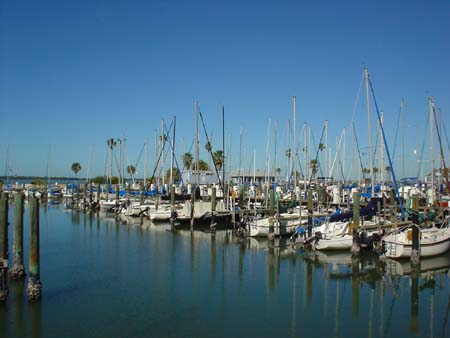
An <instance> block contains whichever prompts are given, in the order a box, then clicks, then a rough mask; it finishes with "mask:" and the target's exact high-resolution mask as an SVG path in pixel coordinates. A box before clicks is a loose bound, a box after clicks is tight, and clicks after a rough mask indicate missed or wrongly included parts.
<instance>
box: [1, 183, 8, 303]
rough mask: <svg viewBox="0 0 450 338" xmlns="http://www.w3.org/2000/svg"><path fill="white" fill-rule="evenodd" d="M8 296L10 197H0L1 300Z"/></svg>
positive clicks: (2, 195)
mask: <svg viewBox="0 0 450 338" xmlns="http://www.w3.org/2000/svg"><path fill="white" fill-rule="evenodd" d="M7 297H8V199H7V194H6V193H5V192H3V193H2V194H1V198H0V302H4V301H5V300H6V298H7Z"/></svg>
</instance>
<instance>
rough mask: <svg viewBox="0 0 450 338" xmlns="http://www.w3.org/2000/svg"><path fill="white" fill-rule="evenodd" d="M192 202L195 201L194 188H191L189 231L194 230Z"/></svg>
mask: <svg viewBox="0 0 450 338" xmlns="http://www.w3.org/2000/svg"><path fill="white" fill-rule="evenodd" d="M194 203H195V189H192V193H191V231H193V230H194V218H195V213H194Z"/></svg>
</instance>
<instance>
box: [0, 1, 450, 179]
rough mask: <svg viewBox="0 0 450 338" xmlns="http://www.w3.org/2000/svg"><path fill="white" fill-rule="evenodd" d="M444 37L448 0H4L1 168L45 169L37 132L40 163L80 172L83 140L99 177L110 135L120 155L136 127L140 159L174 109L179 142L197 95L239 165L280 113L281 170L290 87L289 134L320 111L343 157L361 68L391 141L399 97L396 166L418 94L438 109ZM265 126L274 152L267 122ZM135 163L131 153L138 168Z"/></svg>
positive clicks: (447, 46) (444, 76)
mask: <svg viewBox="0 0 450 338" xmlns="http://www.w3.org/2000/svg"><path fill="white" fill-rule="evenodd" d="M449 36H450V3H449V2H448V1H415V0H413V1H361V0H359V1H356V0H355V1H245V2H244V1H234V0H231V1H159V2H158V1H106V0H105V1H99V0H91V1H61V0H59V1H56V0H55V1H50V0H47V1H45V0H44V1H21V0H15V1H9V0H3V1H1V2H0V117H1V125H0V147H1V149H0V175H3V174H4V171H5V168H6V164H5V163H6V157H7V156H6V154H7V153H9V157H8V158H9V166H10V172H11V173H16V174H17V175H43V176H44V175H46V174H47V162H48V161H47V158H48V149H49V145H50V146H51V174H52V175H71V174H72V173H71V171H70V167H71V164H72V163H73V162H80V163H81V165H82V167H83V170H82V172H81V173H80V175H81V176H84V175H86V173H87V172H86V169H87V165H88V159H89V156H90V154H91V153H92V158H93V160H92V162H91V165H90V172H91V176H96V175H103V174H104V173H105V158H106V140H107V139H108V138H110V137H114V138H118V137H121V136H124V137H125V138H126V139H127V141H126V155H125V158H126V162H127V163H131V164H135V163H136V161H137V159H138V156H139V153H140V151H141V149H142V146H143V144H144V142H145V139H146V138H149V140H150V141H151V142H150V146H149V157H150V158H151V159H153V158H154V156H155V155H154V145H153V138H154V130H155V129H159V128H160V125H161V119H162V118H164V119H165V120H166V121H167V122H168V123H170V120H171V119H172V117H173V116H175V115H176V117H177V141H176V144H177V149H176V153H177V154H178V155H180V154H181V153H182V152H183V151H184V149H188V148H189V147H190V144H191V143H192V140H193V137H194V128H195V125H194V101H195V100H198V101H199V104H200V110H201V111H202V113H203V115H204V118H205V123H206V126H207V129H208V132H209V133H211V132H212V133H213V144H214V148H215V149H218V148H221V144H220V142H221V137H222V135H221V106H222V105H224V106H225V112H226V126H225V129H226V139H227V143H228V141H229V140H230V139H231V140H232V145H231V148H232V153H231V158H232V162H233V167H237V165H238V153H239V131H240V129H241V128H242V130H243V144H244V146H243V148H244V149H245V156H244V158H243V160H242V162H243V164H242V167H244V168H245V169H249V168H250V167H251V166H252V164H251V160H252V153H253V149H254V148H255V149H256V156H257V167H258V168H260V169H264V163H265V151H266V142H267V136H266V135H267V128H268V121H269V119H271V126H272V127H273V126H274V124H275V121H277V124H278V132H277V135H278V138H277V149H278V151H277V159H278V161H277V162H279V163H277V166H279V167H282V168H283V169H284V167H285V166H286V158H285V156H284V155H283V153H284V149H286V148H287V147H288V146H289V145H288V143H287V142H288V141H287V139H288V138H287V135H286V134H287V123H288V122H287V121H288V119H290V120H291V123H292V97H293V96H294V95H296V96H297V103H298V104H297V134H301V129H302V126H303V124H304V123H305V122H307V123H310V125H311V131H312V134H313V135H314V139H315V140H316V143H318V142H319V139H320V135H321V132H322V126H323V124H324V121H325V120H328V121H329V140H330V142H329V150H330V152H331V153H332V154H333V156H334V152H335V149H336V147H335V138H336V137H339V136H340V135H341V133H342V130H343V128H347V136H348V137H347V140H346V151H345V154H346V155H345V159H344V162H346V163H349V161H350V158H351V149H350V145H351V137H350V136H351V135H350V131H349V126H350V122H351V119H352V114H353V111H354V107H356V109H355V125H356V129H357V134H358V142H359V143H360V145H361V147H362V148H364V147H367V145H368V137H367V134H368V133H367V131H368V126H367V124H368V123H367V112H366V106H365V95H364V94H365V92H364V87H363V88H362V89H361V93H360V97H359V99H358V100H357V96H358V92H359V90H360V89H359V88H360V82H361V75H362V72H363V66H364V65H367V66H368V68H369V72H370V74H371V79H372V83H373V85H374V88H375V93H376V98H377V102H378V105H379V107H380V109H383V111H384V114H385V126H386V132H387V135H388V140H389V142H390V143H391V147H392V146H393V143H394V141H393V140H394V136H395V133H396V131H395V130H396V128H397V119H398V112H399V106H400V100H401V99H402V98H404V99H405V102H406V105H405V114H406V116H407V117H406V119H405V120H406V122H405V125H406V128H405V134H406V136H405V141H406V163H407V172H406V174H407V175H415V174H416V172H417V162H416V160H417V159H416V158H415V157H414V156H413V149H414V147H416V148H417V145H418V144H420V143H421V142H422V140H423V139H425V140H426V142H429V130H428V129H427V128H428V127H427V124H426V121H427V114H428V97H429V96H430V95H432V96H433V97H434V99H435V102H436V107H437V108H438V109H440V110H441V112H442V116H443V120H444V121H445V122H446V123H447V121H448V116H449V109H450V95H449V90H450V39H449ZM355 102H356V104H355ZM372 109H373V107H372ZM373 114H374V111H372V116H374V115H373ZM446 127H447V126H446ZM375 128H376V126H375V123H374V133H375V131H376V130H375ZM447 128H449V129H450V126H448V127H447ZM449 133H450V130H449ZM270 139H271V150H272V154H271V160H273V158H274V153H273V151H274V142H273V140H274V130H273V128H272V131H271V135H270ZM299 139H300V135H299ZM374 140H375V136H374ZM219 141H220V142H219ZM302 142H303V140H302ZM201 143H202V144H203V145H204V143H205V139H204V137H203V133H202V134H201ZM428 144H429V143H427V144H426V145H425V147H426V149H429V145H428ZM302 146H303V144H302V143H301V144H300V147H302ZM228 147H229V145H228V144H227V145H226V150H228ZM291 147H293V146H292V145H291ZM203 148H204V147H203V146H202V154H201V157H202V158H204V159H206V158H207V156H206V154H205V153H204V151H203ZM90 149H92V151H91V150H90ZM436 149H437V144H436ZM342 151H343V149H341V152H342ZM391 151H392V149H391ZM243 152H244V150H243ZM366 152H367V151H366ZM399 153H400V150H399V149H398V147H397V148H396V154H397V158H398V157H399V156H398V154H399ZM427 154H428V153H427V152H425V155H424V157H427V156H428V157H427V158H428V159H429V155H427ZM436 154H437V153H436ZM446 154H448V148H447V151H446ZM340 156H342V157H344V154H343V153H341V155H340ZM436 156H437V155H436ZM366 157H368V156H366ZM427 158H424V159H423V160H427ZM447 162H448V161H447ZM398 163H399V160H398V161H397V165H399V164H398ZM153 165H154V161H152V160H151V161H149V164H148V168H149V169H148V171H152V169H153ZM423 165H429V162H426V163H424V164H423ZM142 166H143V159H141V160H140V162H139V165H138V175H139V174H140V175H142V173H143V168H142ZM271 166H273V164H271ZM322 166H324V164H322ZM367 166H368V165H367ZM348 167H350V165H349V164H347V168H348Z"/></svg>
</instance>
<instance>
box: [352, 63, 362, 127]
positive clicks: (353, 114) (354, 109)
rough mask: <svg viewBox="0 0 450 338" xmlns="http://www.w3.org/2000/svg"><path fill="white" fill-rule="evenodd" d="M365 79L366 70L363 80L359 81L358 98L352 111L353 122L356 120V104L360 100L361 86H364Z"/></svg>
mask: <svg viewBox="0 0 450 338" xmlns="http://www.w3.org/2000/svg"><path fill="white" fill-rule="evenodd" d="M363 81H364V72H362V73H361V81H360V82H359V89H358V93H357V94H356V98H355V102H354V103H353V112H352V120H351V123H354V122H355V113H356V106H357V104H358V102H359V97H360V95H361V88H362V86H363Z"/></svg>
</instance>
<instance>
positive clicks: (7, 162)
mask: <svg viewBox="0 0 450 338" xmlns="http://www.w3.org/2000/svg"><path fill="white" fill-rule="evenodd" d="M8 174H9V144H8V145H7V146H6V165H5V177H6V185H8V183H9V177H8V176H9V175H8Z"/></svg>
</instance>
